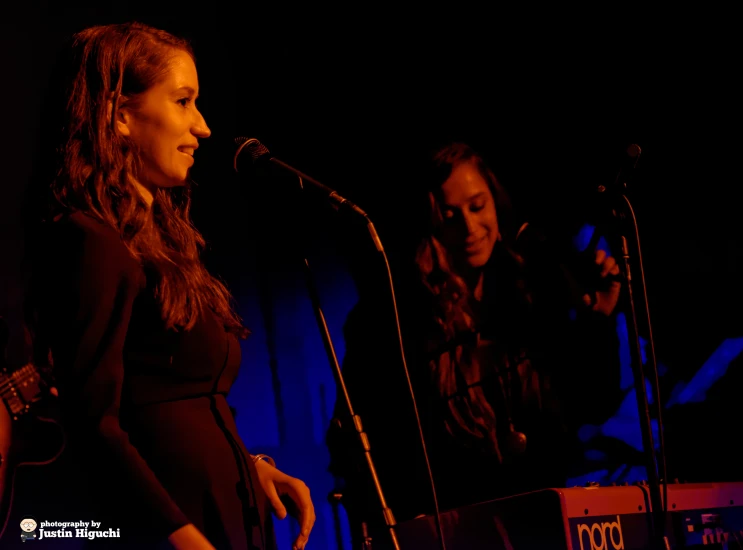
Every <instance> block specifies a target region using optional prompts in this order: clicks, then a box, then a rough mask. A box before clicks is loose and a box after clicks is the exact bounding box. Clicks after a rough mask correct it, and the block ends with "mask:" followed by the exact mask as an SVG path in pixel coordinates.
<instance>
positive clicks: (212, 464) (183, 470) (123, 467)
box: [32, 213, 275, 549]
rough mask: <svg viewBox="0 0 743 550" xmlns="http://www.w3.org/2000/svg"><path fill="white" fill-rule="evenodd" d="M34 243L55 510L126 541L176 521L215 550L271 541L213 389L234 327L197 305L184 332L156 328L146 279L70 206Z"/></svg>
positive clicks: (232, 355)
mask: <svg viewBox="0 0 743 550" xmlns="http://www.w3.org/2000/svg"><path fill="white" fill-rule="evenodd" d="M39 242H43V243H44V244H43V246H40V247H39V248H38V249H37V250H36V255H37V258H38V261H37V262H36V265H35V273H36V275H35V276H34V279H33V284H32V288H33V289H34V292H33V296H34V302H35V303H36V307H37V310H38V324H39V332H40V334H44V335H46V338H47V339H48V344H49V347H50V349H51V353H52V357H53V362H54V373H55V377H56V382H57V385H58V388H59V393H60V406H61V414H62V419H63V423H64V427H65V430H66V432H67V436H68V444H67V448H66V449H65V455H66V456H65V457H64V458H65V464H68V465H70V467H71V468H73V470H72V471H71V472H70V475H72V476H75V477H73V478H72V479H75V485H76V486H79V488H80V491H79V494H77V495H70V498H71V502H72V501H73V500H74V501H76V502H77V504H76V506H74V507H71V508H66V509H65V510H64V512H65V514H64V515H66V516H70V514H72V513H73V512H72V511H71V510H73V509H75V508H76V509H77V511H76V512H75V515H76V516H79V517H84V518H88V519H93V520H95V521H102V522H103V524H102V526H101V529H106V528H113V529H117V528H118V529H120V534H121V542H129V543H131V545H132V547H137V548H141V547H143V546H145V545H149V544H150V543H152V544H154V545H157V544H158V543H162V541H163V540H164V539H165V538H166V537H167V536H168V535H169V534H170V533H172V532H173V531H175V530H176V529H178V528H179V527H181V526H183V525H185V524H187V523H193V524H194V525H195V526H196V527H197V528H198V529H199V530H201V531H202V532H203V533H204V534H205V535H206V536H207V538H209V540H210V541H211V542H212V544H214V546H216V547H217V548H219V549H222V548H225V549H244V548H250V549H267V548H275V540H274V535H273V529H272V523H271V516H270V513H268V511H267V510H268V508H267V500H266V497H265V494H264V493H263V492H262V489H261V488H260V486H259V485H258V481H257V479H258V478H257V475H256V471H255V466H254V465H253V462H252V460H251V459H250V457H249V454H248V451H247V450H246V448H245V446H244V445H243V443H242V441H241V440H240V437H239V436H238V432H237V428H236V425H235V422H234V419H233V416H232V414H231V411H230V408H229V406H228V403H227V400H226V397H227V394H228V391H229V389H230V386H231V385H232V383H233V382H234V380H235V378H236V376H237V373H238V369H239V366H240V346H239V343H238V340H237V338H236V337H235V336H234V335H232V334H231V333H229V332H227V331H226V330H225V328H224V326H223V324H222V323H221V321H220V320H219V319H218V318H217V317H216V316H215V315H214V314H212V313H211V312H206V313H205V314H204V315H202V317H201V318H200V319H199V320H198V322H197V324H196V325H195V326H194V327H193V329H191V330H189V331H175V330H166V329H165V326H164V323H163V321H162V320H161V315H160V313H159V309H158V306H157V303H156V299H155V297H154V293H153V289H152V287H151V285H150V284H148V283H150V282H151V278H149V279H148V277H147V275H146V273H145V271H144V270H143V268H142V267H141V266H140V265H139V263H138V262H137V261H135V260H134V259H133V258H132V256H131V255H130V254H129V252H128V250H127V249H126V247H125V246H124V245H123V243H122V242H121V240H120V238H119V236H118V234H117V233H116V232H115V231H114V230H113V229H111V228H109V227H107V226H105V225H104V224H102V223H99V222H98V221H95V220H94V219H92V218H90V217H88V216H86V215H84V214H81V213H74V214H71V215H68V216H65V217H63V218H62V219H60V220H59V221H57V222H55V223H51V224H50V225H49V227H48V228H46V229H45V230H44V232H43V237H42V239H40V241H39ZM71 506H72V505H71ZM62 512H63V511H62V510H60V513H62ZM79 517H75V518H73V517H72V516H70V519H73V520H74V519H79ZM109 542H116V541H115V540H114V539H110V541H109Z"/></svg>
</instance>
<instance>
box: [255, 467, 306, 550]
mask: <svg viewBox="0 0 743 550" xmlns="http://www.w3.org/2000/svg"><path fill="white" fill-rule="evenodd" d="M255 468H256V470H257V471H258V481H259V482H260V484H261V487H263V490H264V491H265V493H266V495H268V500H269V501H270V502H271V506H273V510H274V513H275V514H276V517H277V518H279V519H284V518H285V517H286V514H287V512H286V506H284V504H283V503H282V502H281V498H280V497H282V496H284V495H286V496H288V497H289V498H291V500H292V501H293V502H294V504H295V506H296V509H297V510H296V515H297V520H298V521H299V527H300V530H299V536H298V537H297V540H295V541H294V544H293V545H292V550H303V549H304V547H305V546H306V545H307V539H309V537H310V531H312V526H313V525H314V524H315V507H314V506H313V504H312V499H311V498H310V489H309V487H307V485H305V483H304V482H303V481H302V480H301V479H297V478H296V477H291V476H289V475H286V474H285V473H284V472H282V471H281V470H278V469H277V468H274V467H273V466H271V465H270V464H269V463H268V462H266V461H265V460H258V461H257V462H256V463H255ZM292 515H294V514H292Z"/></svg>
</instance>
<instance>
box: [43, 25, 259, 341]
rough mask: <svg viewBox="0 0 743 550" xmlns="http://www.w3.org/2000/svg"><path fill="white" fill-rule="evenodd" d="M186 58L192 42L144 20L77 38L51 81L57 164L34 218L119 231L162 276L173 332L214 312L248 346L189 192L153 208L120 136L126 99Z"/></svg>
mask: <svg viewBox="0 0 743 550" xmlns="http://www.w3.org/2000/svg"><path fill="white" fill-rule="evenodd" d="M178 52H187V53H188V54H189V55H190V56H191V57H192V58H193V57H194V54H193V51H192V48H191V46H190V44H189V43H188V42H187V41H186V40H184V39H181V38H178V37H176V36H174V35H172V34H170V33H168V32H166V31H163V30H160V29H156V28H152V27H150V26H147V25H144V24H142V23H138V22H132V23H125V24H114V25H105V26H96V27H91V28H88V29H85V30H83V31H81V32H79V33H77V34H75V35H73V37H72V39H71V44H70V47H69V48H66V49H65V53H64V54H63V56H62V57H61V58H60V59H59V63H58V66H57V73H56V76H54V77H53V78H52V83H53V86H52V89H53V90H55V92H56V93H57V96H56V97H55V98H51V103H50V104H48V105H47V111H48V112H47V116H49V117H52V118H50V119H48V120H47V121H46V122H48V123H50V124H51V125H52V126H53V129H52V130H53V131H52V132H51V134H50V136H49V138H50V139H51V140H52V141H51V142H48V143H46V144H45V145H46V147H45V149H46V151H45V152H47V153H51V154H52V158H51V159H50V160H47V161H46V164H45V167H46V170H45V171H43V172H42V173H41V174H37V176H36V178H35V179H36V180H37V183H36V187H37V190H36V191H35V197H34V198H35V199H36V201H37V203H39V202H40V206H41V208H40V210H37V211H36V214H38V216H39V217H41V218H42V219H44V220H47V221H48V220H50V219H51V218H54V217H56V216H58V215H59V214H61V213H69V212H76V211H77V212H83V213H85V214H87V215H89V216H91V217H93V218H95V219H97V220H99V221H101V222H102V223H104V224H106V225H108V226H110V227H112V228H113V229H114V230H116V232H117V233H118V234H119V235H120V236H121V240H122V242H123V243H124V245H125V246H126V247H127V248H128V250H129V252H130V253H131V254H132V256H133V257H134V258H135V259H137V260H138V261H139V262H140V263H141V264H142V265H143V266H144V267H146V268H147V271H148V273H152V274H154V278H155V279H156V281H155V293H156V297H157V299H158V301H159V304H160V306H161V312H162V318H163V320H164V321H165V324H166V326H167V327H168V328H174V329H182V330H188V329H190V328H191V327H193V325H194V324H195V322H196V321H197V319H198V317H199V315H200V314H201V313H202V312H203V311H204V310H206V309H207V308H211V309H212V310H213V311H214V312H215V313H216V314H217V315H218V316H219V317H220V318H221V319H222V320H223V322H224V325H225V327H226V328H227V329H228V330H229V331H231V332H234V333H236V334H237V335H238V336H240V337H243V338H244V337H246V336H247V334H248V331H247V329H245V328H244V327H243V325H242V322H241V319H240V318H239V316H238V315H237V314H236V312H235V310H234V308H233V304H232V297H231V295H230V293H229V291H228V290H227V288H226V286H225V285H224V284H223V283H222V282H221V281H219V280H218V279H216V278H215V277H213V276H212V275H210V274H209V272H208V271H207V269H206V267H205V266H204V264H203V263H202V261H201V259H200V253H201V251H202V250H203V247H204V245H205V241H204V238H203V237H202V235H201V233H200V232H199V231H198V230H197V229H196V228H195V227H194V225H193V224H192V221H191V218H190V206H191V191H190V185H189V184H187V185H185V186H183V187H176V188H168V189H164V188H158V189H157V190H156V191H155V192H154V193H153V195H154V200H153V202H152V205H151V206H148V205H147V204H146V203H145V202H144V200H143V199H142V197H141V195H140V193H139V191H138V190H137V189H136V188H135V187H134V184H133V183H132V179H133V178H134V179H136V178H137V175H138V173H139V172H140V168H141V167H140V162H139V156H138V154H137V150H136V148H135V146H134V144H133V143H132V142H131V141H130V140H129V139H128V138H127V137H125V136H122V135H120V134H119V133H118V132H116V131H115V126H114V124H115V120H116V114H117V110H118V106H119V103H120V100H121V98H126V99H128V100H135V104H136V99H137V96H139V95H141V94H143V93H144V92H146V91H147V90H149V89H150V88H151V87H152V86H153V85H154V84H156V83H157V82H158V81H159V80H160V79H161V78H162V77H163V76H164V75H165V74H166V73H167V72H168V71H169V70H170V63H171V60H172V59H173V57H174V56H175V55H176V54H177V53H178ZM42 147H44V144H42ZM39 178H41V179H42V180H45V183H44V181H42V182H41V183H39V181H38V180H39ZM50 182H51V185H50ZM40 186H41V187H40ZM39 188H43V191H41V194H39V193H40V192H39ZM39 199H41V200H40V201H39Z"/></svg>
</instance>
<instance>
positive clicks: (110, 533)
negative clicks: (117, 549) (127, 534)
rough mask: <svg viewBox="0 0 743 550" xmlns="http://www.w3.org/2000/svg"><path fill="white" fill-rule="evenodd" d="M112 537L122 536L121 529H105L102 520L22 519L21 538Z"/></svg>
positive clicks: (23, 539) (26, 539)
mask: <svg viewBox="0 0 743 550" xmlns="http://www.w3.org/2000/svg"><path fill="white" fill-rule="evenodd" d="M60 538H68V539H72V538H77V539H90V540H93V539H110V538H121V529H119V528H116V529H112V528H110V527H109V528H108V529H104V528H103V527H102V525H101V522H100V521H92V520H91V521H37V520H36V518H34V517H31V516H26V517H24V518H23V519H22V520H21V540H22V541H23V542H26V541H28V540H43V539H60Z"/></svg>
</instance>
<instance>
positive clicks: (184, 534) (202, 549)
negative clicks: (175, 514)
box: [168, 523, 216, 550]
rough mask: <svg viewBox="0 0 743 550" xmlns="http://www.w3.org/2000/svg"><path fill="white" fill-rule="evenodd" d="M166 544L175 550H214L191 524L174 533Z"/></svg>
mask: <svg viewBox="0 0 743 550" xmlns="http://www.w3.org/2000/svg"><path fill="white" fill-rule="evenodd" d="M168 542H169V543H170V545H171V546H172V547H173V548H174V549H175V550H216V548H214V546H212V544H211V543H210V542H209V541H208V540H207V538H206V537H205V536H204V535H203V534H202V533H201V531H199V530H198V529H196V526H195V525H193V524H192V523H189V524H188V525H184V526H183V527H181V528H180V529H178V530H177V531H174V532H173V533H172V534H171V535H170V536H169V537H168Z"/></svg>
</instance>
